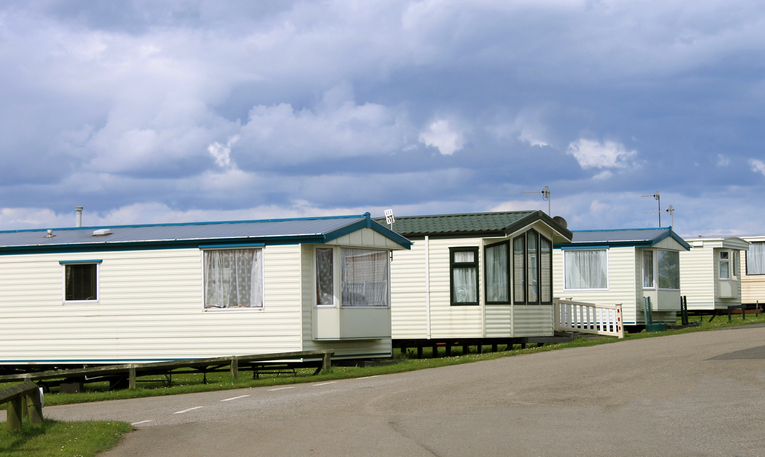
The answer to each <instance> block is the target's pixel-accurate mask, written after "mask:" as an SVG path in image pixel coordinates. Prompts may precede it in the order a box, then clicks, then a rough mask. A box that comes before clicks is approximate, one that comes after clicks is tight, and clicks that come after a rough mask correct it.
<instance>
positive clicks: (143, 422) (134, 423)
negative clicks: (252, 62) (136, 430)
mask: <svg viewBox="0 0 765 457" xmlns="http://www.w3.org/2000/svg"><path fill="white" fill-rule="evenodd" d="M147 422H154V419H149V420H145V421H140V422H133V423H132V424H130V425H133V426H136V425H140V424H145V423H147Z"/></svg>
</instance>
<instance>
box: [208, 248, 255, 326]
mask: <svg viewBox="0 0 765 457" xmlns="http://www.w3.org/2000/svg"><path fill="white" fill-rule="evenodd" d="M245 249H259V250H260V259H261V260H260V284H261V285H262V287H261V302H262V304H261V305H260V306H250V307H241V308H207V307H205V300H206V299H207V290H206V287H207V285H206V284H205V268H206V264H205V252H207V251H238V250H245ZM199 251H200V252H199V255H200V257H201V263H202V269H201V270H202V271H201V273H202V274H201V278H202V311H203V312H206V313H235V312H263V311H265V309H266V288H267V286H266V281H265V271H266V258H265V255H266V249H265V246H263V245H255V246H251V245H247V246H215V247H202V248H200V250H199Z"/></svg>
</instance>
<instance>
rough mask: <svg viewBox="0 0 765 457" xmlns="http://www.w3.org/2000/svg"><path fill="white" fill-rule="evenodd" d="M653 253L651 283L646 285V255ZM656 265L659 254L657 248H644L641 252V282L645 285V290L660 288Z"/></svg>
mask: <svg viewBox="0 0 765 457" xmlns="http://www.w3.org/2000/svg"><path fill="white" fill-rule="evenodd" d="M649 253H650V254H651V285H650V286H646V285H645V279H646V278H645V274H646V268H645V267H646V261H645V255H646V254H649ZM656 267H657V255H656V249H643V250H642V251H641V252H640V272H641V274H640V284H642V286H643V290H658V281H656V273H657V272H656Z"/></svg>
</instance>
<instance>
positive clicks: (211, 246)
mask: <svg viewBox="0 0 765 457" xmlns="http://www.w3.org/2000/svg"><path fill="white" fill-rule="evenodd" d="M265 245H266V243H237V244H200V245H199V249H214V248H256V247H263V246H265Z"/></svg>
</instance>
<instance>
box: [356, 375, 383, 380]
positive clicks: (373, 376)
mask: <svg viewBox="0 0 765 457" xmlns="http://www.w3.org/2000/svg"><path fill="white" fill-rule="evenodd" d="M378 376H380V375H379V374H376V375H372V376H366V377H363V378H359V379H371V378H376V377H378Z"/></svg>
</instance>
